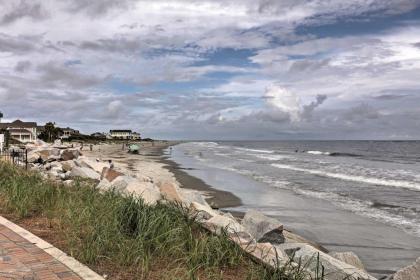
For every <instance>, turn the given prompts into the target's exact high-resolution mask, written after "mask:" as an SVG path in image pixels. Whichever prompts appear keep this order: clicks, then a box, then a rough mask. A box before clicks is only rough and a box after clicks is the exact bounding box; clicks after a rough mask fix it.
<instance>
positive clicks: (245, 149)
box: [235, 147, 275, 154]
mask: <svg viewBox="0 0 420 280" xmlns="http://www.w3.org/2000/svg"><path fill="white" fill-rule="evenodd" d="M235 149H236V150H240V151H246V152H254V153H263V154H274V153H275V151H272V150H258V149H248V148H239V147H235Z"/></svg>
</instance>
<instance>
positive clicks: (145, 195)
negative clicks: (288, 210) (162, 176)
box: [124, 180, 162, 205]
mask: <svg viewBox="0 0 420 280" xmlns="http://www.w3.org/2000/svg"><path fill="white" fill-rule="evenodd" d="M124 193H125V194H127V195H134V196H136V197H141V198H142V199H143V201H144V203H145V204H147V205H155V204H156V203H157V202H158V201H159V200H161V199H162V195H161V193H160V191H159V189H158V188H157V187H156V186H155V185H154V184H152V183H149V182H142V181H139V180H132V181H130V182H129V184H128V185H127V187H126V189H125V191H124Z"/></svg>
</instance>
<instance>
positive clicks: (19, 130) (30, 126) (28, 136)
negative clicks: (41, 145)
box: [0, 120, 37, 143]
mask: <svg viewBox="0 0 420 280" xmlns="http://www.w3.org/2000/svg"><path fill="white" fill-rule="evenodd" d="M0 129H4V130H7V131H8V132H9V135H10V138H13V139H15V140H18V141H20V142H22V143H27V142H33V141H35V140H36V139H37V125H36V122H23V121H21V120H15V121H14V122H11V123H0Z"/></svg>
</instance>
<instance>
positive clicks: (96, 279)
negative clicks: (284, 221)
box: [0, 216, 105, 280]
mask: <svg viewBox="0 0 420 280" xmlns="http://www.w3.org/2000/svg"><path fill="white" fill-rule="evenodd" d="M0 224H1V225H3V226H5V227H7V228H8V229H10V230H12V231H14V232H15V233H16V234H18V235H20V236H22V237H23V238H25V239H26V240H28V241H29V242H31V243H33V244H34V245H35V246H37V247H38V248H40V249H42V250H44V251H45V252H47V253H48V254H49V255H51V256H52V257H54V258H55V259H57V260H58V261H60V262H61V263H62V264H64V265H65V266H67V267H68V268H70V269H71V270H72V271H73V272H74V273H76V274H77V275H78V276H79V277H81V278H82V279H85V280H105V278H103V277H102V276H100V275H99V274H97V273H96V272H94V271H93V270H91V269H90V268H89V267H87V266H85V265H84V264H82V263H80V262H78V261H77V260H76V259H74V258H72V257H70V256H68V255H67V254H66V253H64V252H63V251H61V250H60V249H58V248H56V247H54V246H53V245H51V244H50V243H48V242H46V241H44V240H42V239H41V238H39V237H37V236H35V235H33V234H32V233H30V232H29V231H27V230H26V229H24V228H21V227H20V226H18V225H16V224H15V223H12V222H11V221H9V220H7V219H6V218H4V217H2V216H0Z"/></svg>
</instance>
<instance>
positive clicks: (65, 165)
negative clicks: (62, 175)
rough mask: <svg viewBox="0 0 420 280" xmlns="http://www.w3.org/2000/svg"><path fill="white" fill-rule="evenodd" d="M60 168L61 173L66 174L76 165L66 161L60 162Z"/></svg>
mask: <svg viewBox="0 0 420 280" xmlns="http://www.w3.org/2000/svg"><path fill="white" fill-rule="evenodd" d="M61 166H62V168H63V171H65V172H68V171H71V170H72V169H73V167H75V166H76V164H75V163H74V161H72V160H68V161H62V162H61Z"/></svg>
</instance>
